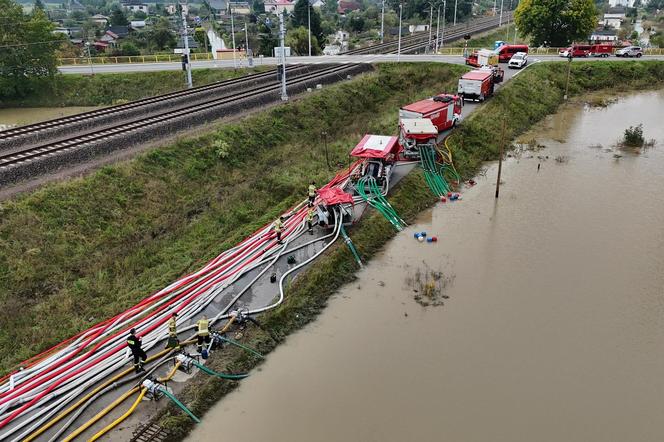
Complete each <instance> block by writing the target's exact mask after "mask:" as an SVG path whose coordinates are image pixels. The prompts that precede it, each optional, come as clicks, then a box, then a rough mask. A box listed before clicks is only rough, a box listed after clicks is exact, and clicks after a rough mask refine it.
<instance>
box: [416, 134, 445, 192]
mask: <svg viewBox="0 0 664 442" xmlns="http://www.w3.org/2000/svg"><path fill="white" fill-rule="evenodd" d="M420 165H421V166H422V169H423V170H424V179H425V180H426V182H427V185H428V186H429V188H430V189H431V191H432V192H433V193H434V194H435V195H436V196H438V197H441V196H443V195H446V194H447V193H448V192H450V191H451V190H452V189H451V187H450V185H449V184H448V182H447V180H446V179H445V169H448V170H449V169H450V168H449V167H447V166H446V165H444V164H443V165H440V164H438V163H437V162H436V151H435V149H433V148H431V147H428V146H420Z"/></svg>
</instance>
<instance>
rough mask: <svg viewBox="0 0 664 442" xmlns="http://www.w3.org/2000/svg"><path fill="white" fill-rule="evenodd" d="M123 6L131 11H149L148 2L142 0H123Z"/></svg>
mask: <svg viewBox="0 0 664 442" xmlns="http://www.w3.org/2000/svg"><path fill="white" fill-rule="evenodd" d="M121 4H122V7H123V8H125V9H127V10H129V11H131V12H139V11H140V12H144V13H146V14H147V13H148V5H147V3H143V2H142V1H141V0H122V2H121Z"/></svg>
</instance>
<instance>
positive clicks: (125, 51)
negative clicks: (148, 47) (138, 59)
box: [120, 42, 141, 56]
mask: <svg viewBox="0 0 664 442" xmlns="http://www.w3.org/2000/svg"><path fill="white" fill-rule="evenodd" d="M120 48H121V52H122V55H125V56H132V55H140V53H141V52H140V51H139V50H138V48H137V47H136V45H135V44H133V43H129V42H127V43H122V46H121V47H120Z"/></svg>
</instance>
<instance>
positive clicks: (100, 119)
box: [0, 65, 326, 152]
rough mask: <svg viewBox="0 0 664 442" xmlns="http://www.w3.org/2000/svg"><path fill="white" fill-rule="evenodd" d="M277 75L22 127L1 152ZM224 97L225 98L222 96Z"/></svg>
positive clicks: (9, 133)
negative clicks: (115, 118) (120, 116)
mask: <svg viewBox="0 0 664 442" xmlns="http://www.w3.org/2000/svg"><path fill="white" fill-rule="evenodd" d="M325 67H326V66H322V65H312V66H305V65H298V66H289V67H288V68H287V71H286V72H287V74H290V75H292V74H295V73H298V72H302V71H307V70H308V71H312V70H316V69H323V68H325ZM276 81H277V71H276V69H272V70H270V71H267V72H260V73H256V74H251V75H247V76H244V77H239V78H234V79H231V80H226V81H221V82H216V83H212V84H209V85H205V86H199V87H195V88H192V89H185V90H181V91H177V92H172V93H169V94H164V95H158V96H155V97H150V98H145V99H142V100H136V101H132V102H130V103H126V104H120V105H116V106H110V107H105V108H103V109H97V110H94V111H89V112H83V113H80V114H75V115H71V116H68V117H62V118H56V119H53V120H47V121H42V122H39V123H34V124H29V125H26V126H19V127H15V128H11V129H6V130H3V131H0V152H1V151H6V150H7V149H10V148H15V147H18V146H25V145H27V144H29V143H31V142H36V141H39V139H40V138H44V137H49V138H51V139H52V138H53V137H54V136H57V135H59V134H61V133H67V134H69V135H70V134H71V132H72V131H74V130H83V129H85V128H87V127H88V126H89V125H91V124H97V125H99V126H101V125H104V124H107V123H109V122H112V121H113V119H114V117H116V116H117V115H122V118H126V117H130V116H133V115H137V114H141V115H142V116H143V117H146V116H147V115H146V112H151V111H152V110H154V109H158V108H159V107H160V106H173V105H175V106H177V105H179V104H180V103H183V102H186V103H188V104H191V103H193V102H198V101H205V100H208V99H210V97H212V96H215V97H219V96H223V95H224V94H225V95H228V94H230V93H233V91H235V90H236V89H238V88H240V87H246V86H249V85H258V84H269V83H276ZM219 94H222V95H219Z"/></svg>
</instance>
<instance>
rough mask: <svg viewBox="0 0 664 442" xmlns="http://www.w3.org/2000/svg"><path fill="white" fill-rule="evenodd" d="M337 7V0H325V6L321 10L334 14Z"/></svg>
mask: <svg viewBox="0 0 664 442" xmlns="http://www.w3.org/2000/svg"><path fill="white" fill-rule="evenodd" d="M337 9H339V2H338V1H337V0H325V6H323V10H324V11H325V12H327V13H328V14H336V13H337Z"/></svg>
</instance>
